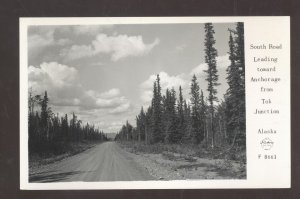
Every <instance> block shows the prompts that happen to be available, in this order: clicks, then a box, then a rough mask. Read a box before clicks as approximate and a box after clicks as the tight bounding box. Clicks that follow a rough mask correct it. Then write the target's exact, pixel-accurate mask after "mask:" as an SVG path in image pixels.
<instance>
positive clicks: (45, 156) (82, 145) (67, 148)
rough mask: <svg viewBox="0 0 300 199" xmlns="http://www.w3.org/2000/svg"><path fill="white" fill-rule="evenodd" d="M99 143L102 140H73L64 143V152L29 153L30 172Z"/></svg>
mask: <svg viewBox="0 0 300 199" xmlns="http://www.w3.org/2000/svg"><path fill="white" fill-rule="evenodd" d="M99 143H100V142H90V141H89V142H87V141H83V142H73V143H68V144H66V145H64V146H63V147H64V148H63V152H61V153H60V154H54V153H51V152H47V153H41V154H37V153H33V154H29V172H30V173H31V172H33V170H35V168H37V167H40V166H42V165H46V164H50V163H53V162H57V161H60V160H62V159H65V158H67V157H70V156H73V155H76V154H78V153H81V152H83V151H85V150H88V149H90V148H92V147H93V146H95V145H96V144H99Z"/></svg>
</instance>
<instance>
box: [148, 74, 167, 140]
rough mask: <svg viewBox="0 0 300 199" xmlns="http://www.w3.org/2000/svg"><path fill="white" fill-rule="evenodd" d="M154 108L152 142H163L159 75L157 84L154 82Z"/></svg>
mask: <svg viewBox="0 0 300 199" xmlns="http://www.w3.org/2000/svg"><path fill="white" fill-rule="evenodd" d="M152 107H153V109H152V111H153V113H152V128H151V130H152V142H154V143H156V142H163V141H164V133H163V124H162V96H161V86H160V78H159V75H157V77H156V82H154V86H153V99H152Z"/></svg>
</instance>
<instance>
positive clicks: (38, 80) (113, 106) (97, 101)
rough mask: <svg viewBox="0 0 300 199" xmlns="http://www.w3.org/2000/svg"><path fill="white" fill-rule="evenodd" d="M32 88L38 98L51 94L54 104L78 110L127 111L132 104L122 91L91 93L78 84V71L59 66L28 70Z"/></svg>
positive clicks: (92, 91) (51, 101)
mask: <svg viewBox="0 0 300 199" xmlns="http://www.w3.org/2000/svg"><path fill="white" fill-rule="evenodd" d="M28 78H29V88H30V87H32V89H33V91H34V92H35V93H37V94H40V93H43V92H44V91H45V90H46V91H48V95H49V98H50V103H51V104H53V105H55V106H76V107H78V108H79V109H82V110H90V109H108V113H117V112H121V111H123V112H124V111H126V108H127V109H128V108H129V105H130V102H129V100H128V99H127V98H126V97H125V96H122V95H121V92H120V90H119V89H118V88H112V89H110V90H108V91H105V92H102V93H100V92H97V91H95V90H88V89H86V88H84V87H83V86H82V85H81V84H78V83H77V82H78V78H79V74H78V71H77V70H76V69H75V68H73V67H70V66H66V65H62V64H59V63H56V62H50V63H42V64H41V65H40V66H39V67H34V66H29V68H28Z"/></svg>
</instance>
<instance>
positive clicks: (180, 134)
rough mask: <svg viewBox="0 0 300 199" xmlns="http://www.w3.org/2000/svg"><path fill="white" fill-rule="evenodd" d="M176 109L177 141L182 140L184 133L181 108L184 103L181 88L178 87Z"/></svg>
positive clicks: (184, 124)
mask: <svg viewBox="0 0 300 199" xmlns="http://www.w3.org/2000/svg"><path fill="white" fill-rule="evenodd" d="M177 104H178V105H177V109H178V120H179V122H178V134H179V137H180V138H179V139H180V140H182V137H183V134H184V131H185V128H186V127H185V126H186V123H185V120H184V112H183V106H184V102H183V96H182V88H181V86H179V99H178V103H177Z"/></svg>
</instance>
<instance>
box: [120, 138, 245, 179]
mask: <svg viewBox="0 0 300 199" xmlns="http://www.w3.org/2000/svg"><path fill="white" fill-rule="evenodd" d="M119 145H120V146H121V147H122V148H124V149H125V150H127V151H128V152H131V153H133V154H136V158H137V160H138V162H139V163H140V164H141V165H143V166H144V167H146V168H147V170H148V171H149V172H150V173H151V175H153V176H154V177H156V178H157V179H163V180H179V179H245V178H246V155H245V154H246V152H245V151H244V150H240V149H236V148H232V149H231V150H227V149H228V148H225V147H222V148H221V147H219V148H214V149H211V148H206V147H204V146H200V145H187V144H162V143H158V144H153V145H145V144H144V143H138V142H124V141H123V142H119Z"/></svg>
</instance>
